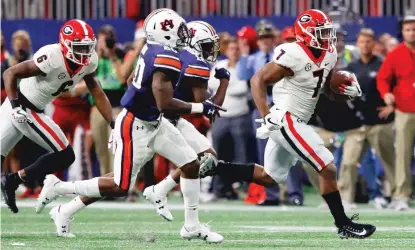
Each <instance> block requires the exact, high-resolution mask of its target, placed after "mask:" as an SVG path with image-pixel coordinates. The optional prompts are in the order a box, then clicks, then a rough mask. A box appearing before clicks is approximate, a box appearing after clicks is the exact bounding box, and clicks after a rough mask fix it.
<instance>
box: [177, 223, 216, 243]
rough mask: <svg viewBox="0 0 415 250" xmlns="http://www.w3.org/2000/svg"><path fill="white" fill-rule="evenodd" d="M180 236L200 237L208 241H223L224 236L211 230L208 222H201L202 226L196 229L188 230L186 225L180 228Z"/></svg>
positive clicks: (187, 238) (185, 237) (190, 238)
mask: <svg viewBox="0 0 415 250" xmlns="http://www.w3.org/2000/svg"><path fill="white" fill-rule="evenodd" d="M180 236H181V237H182V238H183V239H185V240H192V239H199V240H204V241H206V243H209V244H211V243H216V244H217V243H221V242H222V241H223V236H222V235H220V234H218V233H215V232H213V231H211V229H210V226H209V225H208V224H201V225H200V227H199V228H198V229H196V230H194V231H191V232H190V231H188V230H187V229H186V227H184V226H183V227H182V230H180Z"/></svg>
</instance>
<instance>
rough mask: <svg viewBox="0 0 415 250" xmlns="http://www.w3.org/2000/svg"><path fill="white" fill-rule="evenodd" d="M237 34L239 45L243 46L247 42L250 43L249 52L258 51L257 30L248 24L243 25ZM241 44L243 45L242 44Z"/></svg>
mask: <svg viewBox="0 0 415 250" xmlns="http://www.w3.org/2000/svg"><path fill="white" fill-rule="evenodd" d="M236 36H237V38H238V46H239V47H243V46H244V45H245V44H248V45H249V52H248V54H252V53H254V52H256V51H257V49H258V45H257V37H256V31H255V29H254V28H252V27H251V26H249V25H247V26H244V27H242V28H241V29H240V30H238V32H236ZM240 44H241V45H240Z"/></svg>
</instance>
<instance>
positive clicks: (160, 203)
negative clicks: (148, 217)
mask: <svg viewBox="0 0 415 250" xmlns="http://www.w3.org/2000/svg"><path fill="white" fill-rule="evenodd" d="M143 196H144V197H145V198H146V200H148V201H150V202H151V204H153V206H154V207H155V208H156V212H157V214H158V215H160V216H161V217H163V218H164V219H165V220H167V221H172V220H173V215H172V214H171V212H170V210H169V208H168V207H167V197H160V196H158V195H157V194H156V193H155V192H154V185H153V186H149V187H147V188H146V189H144V192H143Z"/></svg>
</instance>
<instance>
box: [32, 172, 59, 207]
mask: <svg viewBox="0 0 415 250" xmlns="http://www.w3.org/2000/svg"><path fill="white" fill-rule="evenodd" d="M60 181H61V180H59V178H58V177H56V176H54V175H53V174H49V175H47V176H46V178H45V180H44V181H43V189H42V192H40V195H39V198H37V204H36V213H40V212H42V211H43V209H44V208H45V206H46V205H47V204H49V203H51V202H52V201H54V200H56V198H58V196H59V194H58V193H56V192H55V185H56V184H57V183H59V182H60Z"/></svg>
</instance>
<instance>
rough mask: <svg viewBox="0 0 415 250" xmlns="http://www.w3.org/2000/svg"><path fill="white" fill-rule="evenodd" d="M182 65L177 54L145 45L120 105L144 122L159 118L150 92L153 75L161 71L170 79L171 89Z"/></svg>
mask: <svg viewBox="0 0 415 250" xmlns="http://www.w3.org/2000/svg"><path fill="white" fill-rule="evenodd" d="M181 68H182V63H181V60H180V55H179V52H178V51H176V50H173V49H171V48H169V47H165V46H162V45H159V44H149V43H147V44H146V45H145V46H144V47H143V49H142V50H141V53H140V57H139V58H138V61H137V66H136V68H135V72H134V79H133V82H132V83H131V84H130V86H129V88H128V90H127V92H126V93H125V94H124V96H123V98H122V99H121V105H122V106H123V107H125V108H126V109H127V110H128V111H130V112H131V113H133V114H134V116H135V117H137V118H138V119H141V120H145V121H154V120H156V119H157V118H158V117H159V116H160V112H159V110H158V108H157V105H156V100H155V98H154V95H153V91H152V83H153V74H154V72H156V71H162V72H164V73H165V74H167V76H168V77H169V78H170V80H171V83H172V85H173V88H175V87H176V86H177V84H178V81H179V78H180V72H181Z"/></svg>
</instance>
